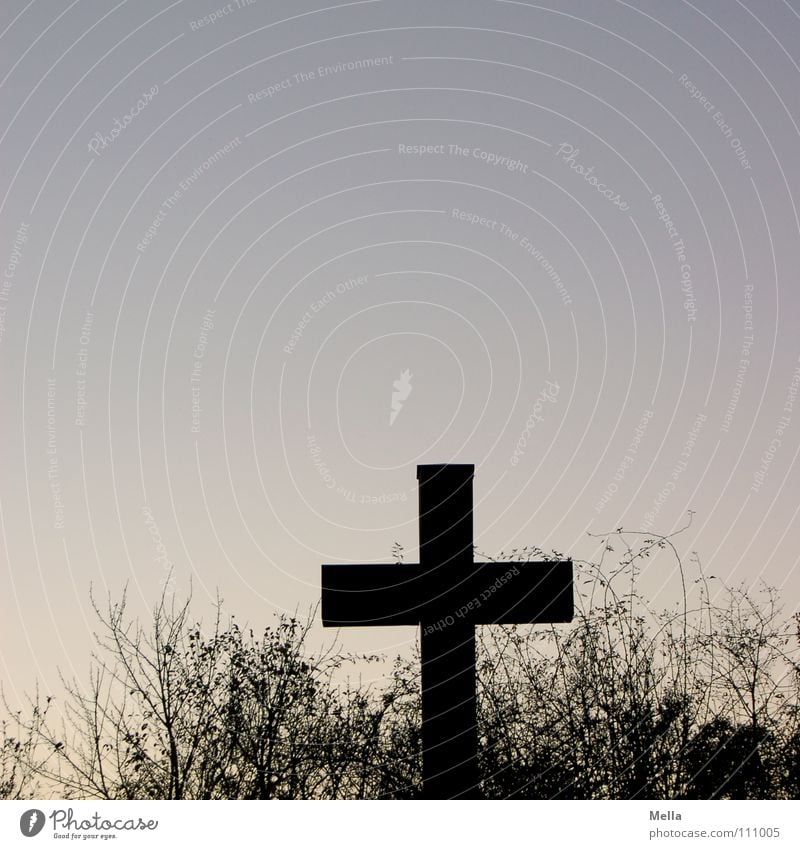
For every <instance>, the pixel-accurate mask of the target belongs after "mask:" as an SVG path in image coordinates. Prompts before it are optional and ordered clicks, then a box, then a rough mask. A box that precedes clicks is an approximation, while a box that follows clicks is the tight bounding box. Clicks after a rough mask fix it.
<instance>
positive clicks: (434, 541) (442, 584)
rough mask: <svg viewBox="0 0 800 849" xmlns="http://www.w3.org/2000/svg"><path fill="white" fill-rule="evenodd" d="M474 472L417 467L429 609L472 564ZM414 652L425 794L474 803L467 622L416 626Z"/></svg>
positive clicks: (471, 651)
mask: <svg viewBox="0 0 800 849" xmlns="http://www.w3.org/2000/svg"><path fill="white" fill-rule="evenodd" d="M474 472H475V467H474V466H471V465H469V466H468V465H454V464H449V465H435V466H418V467H417V479H418V480H419V545H420V565H421V567H422V572H423V574H424V575H425V577H426V583H427V586H428V587H429V591H428V592H429V599H428V602H429V604H431V605H432V609H434V610H435V609H436V606H437V604H436V602H437V597H438V598H442V599H443V600H444V599H445V598H446V597H447V596H448V595H449V591H450V589H451V588H452V586H453V584H454V583H457V582H458V580H459V577H462V578H466V577H467V575H468V574H469V572H470V571H471V569H472V566H473V554H472V546H473V523H472V479H473V476H474ZM459 573H460V574H459ZM451 618H452V617H451ZM449 621H450V620H448V622H449ZM420 654H421V660H422V772H423V781H424V788H425V796H426V797H427V798H430V799H467V798H477V796H478V795H479V792H478V758H477V751H478V729H477V706H476V696H475V627H474V625H473V624H472V623H471V622H461V621H459V622H452V623H451V624H446V623H444V622H435V621H431V622H425V621H423V622H422V623H421V627H420Z"/></svg>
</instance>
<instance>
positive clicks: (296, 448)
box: [0, 0, 800, 704]
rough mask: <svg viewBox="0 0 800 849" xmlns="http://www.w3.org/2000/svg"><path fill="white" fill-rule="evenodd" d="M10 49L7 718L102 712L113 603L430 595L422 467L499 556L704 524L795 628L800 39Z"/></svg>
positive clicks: (668, 35)
mask: <svg viewBox="0 0 800 849" xmlns="http://www.w3.org/2000/svg"><path fill="white" fill-rule="evenodd" d="M0 45H2V50H0V80H2V82H1V83H0V112H1V113H2V115H3V121H2V127H1V128H0V132H1V133H2V134H1V135H0V161H1V162H2V170H0V204H1V205H2V206H1V208H0V226H1V227H2V242H1V243H0V259H1V260H2V265H3V272H2V279H1V280H0V433H1V434H2V439H0V467H1V468H2V475H1V476H0V536H2V545H0V560H1V561H2V566H3V568H2V583H1V584H0V597H1V598H2V614H1V615H0V623H1V624H0V640H1V641H2V647H3V648H2V666H0V682H2V686H3V690H4V692H5V693H6V696H7V697H8V698H9V701H10V702H11V703H12V704H17V703H19V702H20V701H21V699H22V694H23V692H24V691H26V690H27V691H30V690H31V689H32V688H33V686H34V684H35V682H36V681H37V680H38V681H39V682H40V685H41V687H42V690H43V692H50V691H51V690H55V689H58V686H59V684H58V670H59V669H60V670H61V671H62V672H63V673H64V674H65V675H66V676H68V677H70V676H72V675H76V676H78V677H79V678H81V679H85V677H86V674H87V671H88V659H89V651H90V648H91V646H92V642H93V637H92V631H93V629H94V628H95V620H94V616H93V613H92V611H91V604H90V599H89V589H90V585H93V586H94V588H95V591H96V594H97V595H98V597H99V598H100V599H101V600H102V599H103V598H104V597H105V594H106V593H111V596H112V597H113V598H118V597H119V595H120V593H121V591H122V589H123V587H124V586H125V585H126V584H127V585H128V587H129V597H130V602H131V608H132V610H133V611H134V612H139V613H146V611H147V610H148V609H149V608H151V607H152V605H153V604H154V603H155V601H156V600H157V599H158V596H159V594H160V593H161V591H162V589H163V585H164V582H165V579H166V577H167V575H168V574H169V572H170V570H172V574H173V584H172V585H171V587H170V588H169V589H170V591H171V592H174V593H175V594H176V597H178V598H185V596H186V594H187V593H188V592H189V589H190V585H191V587H192V589H193V593H194V608H195V610H196V613H197V615H203V616H208V615H209V612H210V611H211V609H212V603H213V600H214V598H215V596H216V593H217V591H218V592H219V594H220V595H221V596H222V597H223V598H224V600H225V605H226V608H227V609H228V610H229V611H230V612H232V613H235V614H236V616H237V619H239V620H240V621H247V622H249V623H251V624H252V625H253V626H254V627H256V628H260V627H261V626H263V625H264V624H267V623H268V622H269V621H270V618H271V617H272V615H273V613H275V612H282V611H288V612H294V611H295V610H300V611H301V612H304V611H306V610H307V609H308V608H309V607H311V606H313V605H314V604H316V603H317V601H318V600H319V592H320V587H319V569H320V564H321V563H323V562H325V563H330V562H337V561H341V562H370V561H375V562H386V561H388V560H390V559H391V549H392V545H393V543H395V542H398V543H400V544H401V545H402V546H404V547H405V549H406V554H405V556H406V559H407V560H409V561H413V560H414V559H415V558H416V556H417V489H416V465H417V464H418V463H444V462H455V463H474V464H475V467H476V473H475V481H474V488H475V533H476V543H477V545H478V547H479V549H480V550H481V551H482V552H485V553H486V554H488V555H495V554H497V553H498V552H500V551H509V550H510V549H513V548H519V547H522V546H525V545H538V546H540V547H542V548H544V549H546V550H550V549H556V550H558V551H560V552H564V553H565V554H568V555H571V556H573V557H574V558H576V559H581V558H585V559H591V558H595V557H597V556H598V553H599V551H600V548H601V545H602V543H601V541H600V539H598V538H596V537H592V536H590V534H601V533H602V532H604V531H610V530H613V529H614V528H617V527H619V526H624V527H625V528H628V529H630V530H632V531H652V532H654V533H663V534H667V533H671V532H673V531H674V530H676V529H677V528H679V527H681V526H682V525H684V524H685V523H686V522H687V519H688V515H689V511H693V518H692V524H691V527H690V528H689V529H688V530H687V531H686V532H685V533H684V534H682V535H681V536H680V537H679V538H678V540H677V545H678V548H679V550H680V551H681V553H682V554H683V555H684V556H685V557H686V558H687V562H688V560H689V558H690V557H691V552H693V551H696V552H697V554H698V556H699V558H700V560H701V562H702V564H703V568H704V571H705V572H706V573H707V574H709V575H715V576H717V577H718V578H720V579H722V580H723V581H724V582H725V583H727V584H728V585H736V584H740V583H744V585H745V586H747V587H755V586H757V585H758V584H759V582H760V581H762V580H763V581H766V582H767V583H769V584H771V585H774V586H776V587H778V588H779V589H780V593H781V598H782V600H783V603H784V605H785V610H786V613H787V614H790V613H791V612H793V611H795V610H796V609H797V607H798V598H800V573H799V572H798V568H797V566H798V529H799V528H800V521H799V520H798V510H800V466H799V465H798V451H800V399H798V390H799V389H800V337H799V336H798V332H797V324H798V314H799V312H800V285H798V276H797V275H798V268H800V217H799V215H798V209H797V205H798V204H797V201H796V198H797V196H798V192H799V191H800V144H799V143H798V142H799V139H798V135H800V129H799V128H798V121H800V104H799V103H798V98H797V92H798V88H799V87H798V80H799V78H800V67H798V62H800V49H798V45H800V3H799V2H798V0H766V2H755V0H747V2H736V1H735V0H701V2H695V3H689V2H683V0H672V1H671V2H668V3H665V2H663V0H662V2H658V0H635V2H631V3H624V2H612V0H598V2H585V0H564V1H563V2H553V3H551V4H549V5H547V4H534V3H528V2H516V0H513V2H512V0H496V2H493V0H470V2H457V0H425V2H416V0H402V2H400V0H361V1H360V2H349V3H340V4H333V5H326V4H320V3H317V4H314V3H310V2H307V0H293V2H288V0H285V2H277V0H270V1H269V2H267V0H250V2H245V0H238V2H236V0H234V2H231V3H230V4H227V5H226V4H224V3H222V2H221V0H213V2H206V0H182V1H181V0H178V2H174V3H172V4H165V3H162V2H157V0H136V2H134V1H133V0H127V2H125V0H123V2H112V1H111V0H96V2H89V0H75V2H72V3H45V2H41V0H39V2H37V0H31V2H24V0H4V2H3V3H2V6H1V7H0ZM393 396H394V397H393ZM690 571H691V567H690ZM641 580H642V587H643V589H644V590H645V591H646V592H647V593H648V594H649V595H650V597H651V598H653V599H654V600H655V602H656V604H662V603H663V604H664V605H667V604H671V603H673V602H674V600H675V593H676V590H677V587H678V583H679V581H678V574H677V572H676V571H675V569H674V563H673V562H672V561H666V560H657V561H654V563H653V565H652V567H648V569H646V570H645V571H644V573H643V574H642V576H641ZM330 636H331V634H330V633H328V632H323V630H322V628H321V627H319V629H318V630H315V632H314V638H315V639H316V640H323V639H328V638H330ZM341 639H342V640H343V641H344V645H345V646H346V648H348V649H353V650H370V651H382V652H386V653H387V654H388V655H392V654H395V653H397V652H403V651H406V650H408V647H409V646H410V645H411V644H412V643H413V640H414V639H415V634H414V630H413V629H412V628H393V629H378V628H376V629H369V630H367V629H355V630H353V631H348V632H347V633H342V635H341Z"/></svg>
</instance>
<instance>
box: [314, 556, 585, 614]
mask: <svg viewBox="0 0 800 849" xmlns="http://www.w3.org/2000/svg"><path fill="white" fill-rule="evenodd" d="M573 613H574V601H573V580H572V561H571V560H560V561H535V562H525V563H472V564H469V563H467V564H466V565H464V566H459V567H457V568H456V567H454V566H448V567H439V568H436V569H423V567H422V566H420V565H419V564H418V563H414V564H406V563H381V564H377V563H373V564H359V565H331V564H327V565H323V567H322V624H323V625H324V626H326V627H329V628H341V627H348V626H350V627H356V626H358V627H363V626H376V625H419V624H420V623H424V624H426V625H427V626H435V625H441V626H444V625H450V624H453V623H454V622H463V623H465V624H472V625H492V624H509V625H510V624H512V623H516V624H537V623H545V622H571V621H572V617H573ZM451 620H452V621H451Z"/></svg>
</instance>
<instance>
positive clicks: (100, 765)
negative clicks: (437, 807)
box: [0, 529, 800, 799]
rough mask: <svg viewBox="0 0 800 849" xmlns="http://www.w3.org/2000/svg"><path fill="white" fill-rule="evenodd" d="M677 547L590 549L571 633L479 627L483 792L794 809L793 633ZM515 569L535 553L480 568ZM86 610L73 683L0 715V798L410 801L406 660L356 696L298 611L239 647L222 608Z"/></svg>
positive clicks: (415, 689) (410, 675)
mask: <svg viewBox="0 0 800 849" xmlns="http://www.w3.org/2000/svg"><path fill="white" fill-rule="evenodd" d="M674 536H675V535H672V536H654V535H652V534H649V535H645V534H631V533H626V532H624V531H623V530H621V529H618V530H617V531H615V532H614V533H613V534H609V535H607V536H604V537H603V538H602V543H603V556H602V557H601V559H600V562H598V563H586V562H577V561H576V570H577V573H576V586H577V589H578V591H579V592H578V596H577V598H578V606H577V613H576V618H575V621H574V622H573V623H572V624H571V625H568V626H560V625H559V626H550V627H543V626H538V627H536V628H530V627H527V626H492V627H487V628H482V629H479V640H478V644H479V651H478V696H479V719H478V721H479V736H480V746H481V748H480V761H481V773H482V791H483V795H485V796H486V797H490V798H569V799H609V798H626V799H627V798H642V799H645V798H648V799H649V798H652V799H682V798H699V799H718V798H719V799H721V798H796V797H797V795H798V793H799V792H800V777H799V776H800V723H799V722H798V717H800V665H799V664H798V636H799V635H798V620H797V618H796V617H795V619H793V620H790V621H784V620H783V619H782V617H781V612H780V607H779V604H778V599H777V594H776V593H775V591H774V590H771V589H769V588H764V589H763V590H762V591H760V592H758V593H751V592H749V591H746V590H745V589H744V588H726V587H724V585H722V583H721V582H720V581H718V580H717V579H714V578H712V577H710V576H708V577H707V576H705V575H704V574H703V571H702V568H701V566H700V563H699V560H697V558H696V557H695V558H694V559H693V562H692V564H691V567H692V571H693V575H692V576H691V577H687V575H686V572H685V570H684V566H683V564H682V563H681V560H680V558H679V556H678V552H677V550H676V548H675V544H674V541H673V537H674ZM612 543H613V545H612ZM617 552H618V553H617ZM395 556H396V557H398V559H402V550H401V549H400V548H399V547H396V549H395ZM549 556H550V557H552V558H555V559H562V558H563V555H561V554H559V553H558V552H552V553H551V554H550V555H549ZM612 556H613V557H614V561H613V562H612V561H611V558H612ZM512 557H513V559H525V558H527V559H547V558H548V555H547V554H545V553H544V552H542V551H540V550H539V549H535V548H531V549H524V550H521V551H517V550H515V551H513V552H511V553H510V554H509V555H508V558H506V556H505V555H502V554H501V555H500V556H499V557H498V558H496V559H498V560H502V559H510V558H512ZM654 562H658V563H659V568H664V566H665V564H666V566H667V567H668V568H671V569H674V570H675V572H674V574H675V575H677V576H678V577H679V583H680V587H681V594H680V599H679V600H678V602H677V604H674V605H672V606H671V607H669V608H668V609H663V610H658V609H656V608H655V607H654V606H653V605H652V604H650V603H648V602H647V600H646V599H644V598H643V597H642V596H641V595H640V593H639V590H638V583H639V575H640V571H641V570H642V568H643V567H644V566H646V565H647V564H649V563H654ZM93 604H94V607H95V612H96V614H97V617H98V619H99V622H100V626H101V628H100V635H99V637H98V648H97V651H96V653H95V655H94V658H93V663H92V672H91V677H90V682H91V683H90V686H89V687H88V689H84V690H82V689H81V688H80V687H79V686H78V685H77V684H76V683H74V682H66V681H65V682H63V689H64V692H63V694H62V695H61V696H59V698H53V697H47V698H45V699H43V698H41V697H40V695H39V694H38V693H36V694H34V695H33V696H32V697H31V699H30V700H29V703H28V705H27V708H26V709H25V710H17V711H15V712H12V711H11V710H10V709H9V707H8V705H6V710H7V713H8V716H7V717H6V719H5V720H4V721H3V723H2V728H0V732H2V735H3V742H2V749H0V794H2V796H4V797H5V798H34V797H36V796H39V797H43V796H44V797H48V796H50V797H54V798H100V799H145V798H146V799H190V798H191V799H232V798H236V799H278V798H279V799H300V798H331V799H332V798H414V797H417V796H419V794H420V782H421V753H420V747H421V742H420V690H419V657H418V652H412V653H411V656H407V657H399V658H397V659H396V660H395V663H394V667H393V669H392V672H391V674H390V675H389V676H388V678H387V679H385V683H384V684H383V685H382V686H380V687H376V686H372V687H365V686H363V685H362V684H361V683H360V681H359V680H358V679H357V678H356V679H355V680H353V677H354V673H355V671H356V670H357V666H356V664H361V665H363V664H372V663H376V662H377V661H378V660H379V658H377V657H373V656H360V655H353V654H349V653H346V652H344V651H342V649H341V647H340V646H339V645H338V644H336V643H335V644H332V645H329V646H328V647H327V648H325V649H323V650H322V651H321V652H318V653H312V652H309V651H308V649H307V643H308V639H307V638H308V633H309V629H310V628H311V626H312V624H313V621H314V618H313V612H312V614H310V615H309V616H308V617H306V618H305V619H304V620H303V621H300V620H299V619H298V618H296V617H295V618H293V617H286V616H283V617H277V618H276V619H275V621H274V623H273V624H272V625H270V626H269V627H267V628H264V629H263V630H262V631H260V632H255V631H254V630H252V629H249V628H243V627H240V626H239V625H238V624H237V622H236V620H235V618H233V617H230V618H227V619H224V616H223V609H222V605H221V604H220V603H218V605H217V616H216V619H215V621H214V622H213V623H212V625H211V627H210V628H209V629H208V631H207V632H206V631H205V630H204V629H203V628H202V627H201V626H200V625H199V624H197V623H195V622H194V621H193V620H192V619H191V616H190V602H189V600H186V601H185V602H184V603H182V604H177V603H175V602H174V601H173V600H172V599H171V598H169V597H168V596H167V595H166V594H165V595H164V596H162V598H161V600H160V602H159V604H158V605H157V607H156V608H155V610H154V614H153V618H152V621H151V622H149V623H147V625H146V626H145V625H142V624H141V623H138V622H135V621H131V620H130V619H129V617H128V615H127V611H126V600H125V597H124V596H123V598H122V599H121V600H120V601H119V602H113V601H111V600H109V601H108V603H107V605H106V606H105V607H104V608H103V609H101V608H100V606H99V605H97V604H96V603H94V600H93ZM350 665H353V666H352V669H353V672H351V673H349V674H348V672H347V669H348V668H349V667H350Z"/></svg>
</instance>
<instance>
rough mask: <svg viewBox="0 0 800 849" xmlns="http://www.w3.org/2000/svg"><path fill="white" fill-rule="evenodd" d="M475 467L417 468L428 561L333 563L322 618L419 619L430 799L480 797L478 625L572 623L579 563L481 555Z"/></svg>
mask: <svg viewBox="0 0 800 849" xmlns="http://www.w3.org/2000/svg"><path fill="white" fill-rule="evenodd" d="M474 473H475V467H474V466H469V465H453V464H444V465H436V466H417V479H418V480H419V546H420V562H419V563H412V564H406V563H388V564H364V565H323V567H322V624H323V625H324V626H326V627H329V628H341V627H346V626H359V627H361V626H367V625H419V626H420V628H421V637H420V650H421V660H422V774H423V780H424V793H425V796H426V797H427V798H429V799H457V798H461V799H464V798H476V797H478V796H479V789H478V731H477V718H476V717H477V714H476V697H475V626H476V625H492V624H500V623H506V624H510V623H529V624H535V623H543V622H571V621H572V615H573V606H574V603H573V589H572V561H570V560H565V561H544V562H527V563H514V562H505V561H503V562H496V563H475V562H474V560H473V544H472V543H473V533H472V478H473V476H474Z"/></svg>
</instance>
